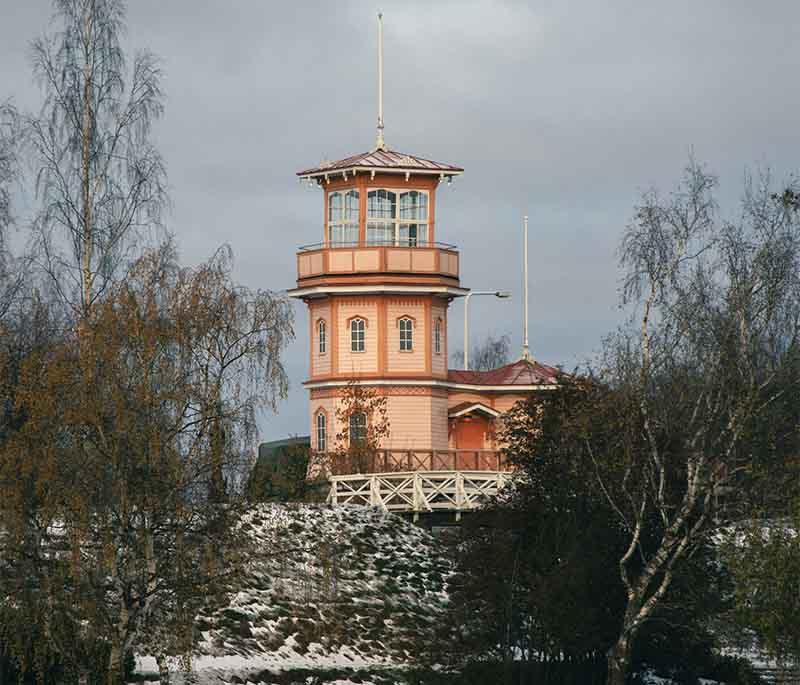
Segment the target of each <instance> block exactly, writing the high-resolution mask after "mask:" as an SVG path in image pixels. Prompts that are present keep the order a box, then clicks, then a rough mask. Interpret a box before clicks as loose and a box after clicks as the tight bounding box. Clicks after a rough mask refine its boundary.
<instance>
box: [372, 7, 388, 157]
mask: <svg viewBox="0 0 800 685" xmlns="http://www.w3.org/2000/svg"><path fill="white" fill-rule="evenodd" d="M375 149H376V150H385V149H386V143H385V142H384V140H383V13H382V12H378V137H377V139H376V141H375Z"/></svg>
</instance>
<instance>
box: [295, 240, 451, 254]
mask: <svg viewBox="0 0 800 685" xmlns="http://www.w3.org/2000/svg"><path fill="white" fill-rule="evenodd" d="M348 247H349V248H353V247H419V248H426V247H437V248H439V249H441V250H453V251H456V250H458V248H457V247H456V246H455V245H451V244H450V243H440V242H429V241H427V240H424V241H421V240H417V239H415V238H407V239H403V240H388V241H366V240H363V241H362V240H356V241H354V242H348V241H345V240H337V241H332V242H329V243H311V244H310V245H301V246H300V247H298V248H297V251H298V252H313V251H315V250H323V249H334V250H335V249H342V248H348Z"/></svg>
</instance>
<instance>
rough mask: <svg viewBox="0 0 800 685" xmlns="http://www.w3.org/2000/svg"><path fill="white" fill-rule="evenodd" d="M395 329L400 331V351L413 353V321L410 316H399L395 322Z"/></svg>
mask: <svg viewBox="0 0 800 685" xmlns="http://www.w3.org/2000/svg"><path fill="white" fill-rule="evenodd" d="M397 328H398V330H399V331H400V351H401V352H413V351H414V319H412V318H411V317H410V316H401V317H400V318H399V319H398V320H397Z"/></svg>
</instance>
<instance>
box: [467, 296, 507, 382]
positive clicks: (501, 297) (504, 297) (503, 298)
mask: <svg viewBox="0 0 800 685" xmlns="http://www.w3.org/2000/svg"><path fill="white" fill-rule="evenodd" d="M473 295H493V296H494V297H499V298H500V299H501V300H506V299H508V298H509V297H511V293H510V292H508V290H473V291H471V292H468V293H467V294H466V296H465V297H464V370H465V371H469V298H470V297H472V296H473Z"/></svg>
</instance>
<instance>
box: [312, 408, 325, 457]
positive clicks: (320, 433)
mask: <svg viewBox="0 0 800 685" xmlns="http://www.w3.org/2000/svg"><path fill="white" fill-rule="evenodd" d="M320 419H321V421H320ZM314 424H315V425H314V427H315V429H316V431H317V452H325V451H326V450H327V449H328V417H327V415H326V414H325V412H324V411H322V410H321V409H320V410H319V411H318V412H317V416H316V419H315V421H314ZM320 438H322V439H321V440H320Z"/></svg>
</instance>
